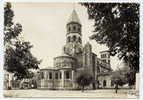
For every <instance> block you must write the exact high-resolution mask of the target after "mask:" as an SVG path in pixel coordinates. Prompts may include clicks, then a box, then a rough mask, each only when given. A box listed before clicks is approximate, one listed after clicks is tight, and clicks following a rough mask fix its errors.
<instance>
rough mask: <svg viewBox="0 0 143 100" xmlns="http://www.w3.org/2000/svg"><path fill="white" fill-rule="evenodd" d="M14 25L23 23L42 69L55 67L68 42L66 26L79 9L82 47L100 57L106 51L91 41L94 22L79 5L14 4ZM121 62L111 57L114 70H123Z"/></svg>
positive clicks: (27, 39)
mask: <svg viewBox="0 0 143 100" xmlns="http://www.w3.org/2000/svg"><path fill="white" fill-rule="evenodd" d="M12 9H13V10H14V14H15V16H14V22H15V23H17V22H18V23H20V24H22V27H23V32H22V34H23V36H24V39H25V40H26V41H30V42H31V44H32V45H33V46H34V47H33V48H32V49H31V52H32V54H33V55H34V56H35V57H37V58H38V59H41V60H42V62H41V64H40V65H39V67H40V68H48V67H53V58H54V57H57V56H59V55H61V53H62V47H63V46H64V45H65V43H66V24H67V21H68V19H69V17H70V15H71V13H72V11H73V9H75V10H76V12H77V14H78V17H79V19H80V21H81V24H82V41H83V45H84V44H85V43H86V42H90V43H91V45H92V50H93V52H94V53H96V54H97V55H98V57H100V53H99V52H100V51H104V50H107V49H108V48H107V47H106V46H105V45H99V44H97V43H96V41H95V40H89V36H91V34H93V29H94V27H93V24H94V21H93V20H89V19H88V14H87V9H86V8H85V7H84V6H81V5H80V4H77V3H32V2H31V3H12ZM123 66H124V64H123V62H122V61H119V60H118V58H117V57H111V67H112V69H113V70H115V69H117V68H118V67H123Z"/></svg>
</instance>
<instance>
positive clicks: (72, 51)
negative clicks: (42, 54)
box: [64, 10, 82, 56]
mask: <svg viewBox="0 0 143 100" xmlns="http://www.w3.org/2000/svg"><path fill="white" fill-rule="evenodd" d="M66 30H67V31H66V32H67V33H66V45H65V46H64V51H65V53H66V54H68V55H71V56H75V55H76V54H78V53H81V52H82V34H81V32H82V25H81V22H80V20H79V18H78V14H77V12H76V11H75V10H73V11H72V14H71V16H70V17H69V19H68V22H67V24H66Z"/></svg>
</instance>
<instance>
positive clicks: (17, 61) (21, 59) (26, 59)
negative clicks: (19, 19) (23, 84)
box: [4, 3, 40, 79]
mask: <svg viewBox="0 0 143 100" xmlns="http://www.w3.org/2000/svg"><path fill="white" fill-rule="evenodd" d="M13 17H14V12H13V11H12V9H11V3H6V5H5V7H4V46H5V55H4V57H5V62H4V69H5V70H6V71H8V72H12V73H14V76H16V77H17V78H18V79H22V78H28V77H29V76H30V75H31V72H30V71H29V69H38V65H39V64H40V61H39V60H37V58H36V57H34V56H33V54H32V53H31V51H30V49H31V48H32V47H33V45H31V44H30V42H27V41H24V40H23V39H22V38H21V35H22V33H21V32H22V26H21V24H18V23H16V24H14V22H13Z"/></svg>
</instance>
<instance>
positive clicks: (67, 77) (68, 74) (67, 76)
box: [66, 71, 70, 79]
mask: <svg viewBox="0 0 143 100" xmlns="http://www.w3.org/2000/svg"><path fill="white" fill-rule="evenodd" d="M69 78H70V73H69V71H66V79H69Z"/></svg>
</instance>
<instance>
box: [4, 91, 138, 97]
mask: <svg viewBox="0 0 143 100" xmlns="http://www.w3.org/2000/svg"><path fill="white" fill-rule="evenodd" d="M3 94H4V97H8V98H30V97H31V98H52V97H55V98H63V97H65V98H70V97H72V98H89V97H90V98H120V99H121V98H122V99H124V98H139V96H138V95H137V94H139V93H136V92H135V90H130V89H119V90H118V93H117V94H116V93H115V90H114V89H100V90H85V91H84V92H81V91H80V90H38V89H29V90H4V93H3Z"/></svg>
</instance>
